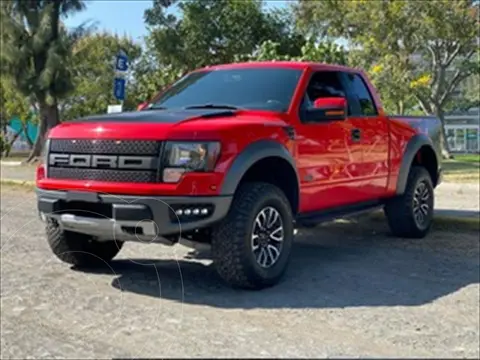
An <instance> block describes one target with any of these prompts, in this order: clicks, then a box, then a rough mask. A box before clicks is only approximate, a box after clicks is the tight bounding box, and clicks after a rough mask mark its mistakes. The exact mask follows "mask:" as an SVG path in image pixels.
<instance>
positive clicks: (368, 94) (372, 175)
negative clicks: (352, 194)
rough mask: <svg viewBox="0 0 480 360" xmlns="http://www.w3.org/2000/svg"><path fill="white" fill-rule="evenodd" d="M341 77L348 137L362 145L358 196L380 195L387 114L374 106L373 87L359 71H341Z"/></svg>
mask: <svg viewBox="0 0 480 360" xmlns="http://www.w3.org/2000/svg"><path fill="white" fill-rule="evenodd" d="M341 78H342V84H343V86H344V87H345V90H346V93H347V101H348V104H349V114H348V122H349V124H350V125H351V126H352V129H351V132H352V133H351V141H352V142H353V143H354V144H356V147H357V148H358V146H359V147H360V149H361V157H360V158H358V157H357V160H356V167H357V174H358V178H357V179H356V181H357V185H358V193H357V194H356V195H357V199H358V200H365V201H367V200H375V199H379V198H382V197H383V196H385V193H386V190H387V182H388V173H389V145H390V144H389V124H388V118H387V117H386V116H385V115H384V114H383V111H382V110H380V109H377V106H376V103H375V100H374V96H373V95H372V91H371V90H372V89H369V83H368V82H367V81H366V79H365V78H364V77H363V75H362V74H361V73H356V72H350V73H349V72H342V73H341Z"/></svg>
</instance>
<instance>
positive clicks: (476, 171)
mask: <svg viewBox="0 0 480 360" xmlns="http://www.w3.org/2000/svg"><path fill="white" fill-rule="evenodd" d="M442 167H443V171H444V181H448V182H476V183H478V182H480V154H468V155H456V156H455V158H454V159H451V160H444V161H443V163H442Z"/></svg>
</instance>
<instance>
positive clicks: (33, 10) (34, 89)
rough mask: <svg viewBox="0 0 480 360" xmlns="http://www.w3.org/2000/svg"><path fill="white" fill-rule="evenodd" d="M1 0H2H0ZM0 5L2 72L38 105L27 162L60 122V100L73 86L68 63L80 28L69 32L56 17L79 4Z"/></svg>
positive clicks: (17, 0) (48, 0)
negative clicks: (50, 130) (37, 121)
mask: <svg viewBox="0 0 480 360" xmlns="http://www.w3.org/2000/svg"><path fill="white" fill-rule="evenodd" d="M3 3H4V2H2V4H3ZM7 3H9V5H8V6H7V5H2V7H1V13H0V16H1V18H0V20H1V23H2V27H3V29H2V30H3V31H2V48H1V52H0V60H1V71H2V74H6V75H8V76H9V77H10V78H11V79H12V80H13V82H14V84H15V88H16V89H18V90H19V91H20V92H21V93H22V94H23V95H24V96H33V98H34V100H35V103H36V104H37V105H38V109H39V115H40V118H39V131H38V136H37V138H36V140H35V144H34V147H33V150H32V152H31V154H30V156H29V159H28V160H27V161H32V160H34V159H36V158H37V157H38V156H40V154H41V151H42V149H43V144H44V140H45V135H46V133H47V131H48V130H49V129H51V128H52V127H54V126H56V125H57V124H58V123H59V116H58V107H57V104H58V102H59V99H61V98H64V97H65V96H67V95H68V94H69V93H70V92H71V91H72V90H73V83H72V73H71V68H70V67H69V64H70V63H71V61H70V57H71V54H72V47H73V46H74V44H75V42H76V40H78V37H79V36H80V35H81V33H82V31H73V32H69V31H68V30H67V29H66V28H65V27H64V26H63V25H62V23H61V19H62V18H64V17H66V16H69V15H71V14H73V13H75V12H77V11H81V10H82V9H83V8H84V5H83V1H81V0H43V1H41V0H32V1H24V0H12V1H11V2H7Z"/></svg>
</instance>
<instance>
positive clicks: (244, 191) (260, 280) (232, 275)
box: [212, 182, 294, 289]
mask: <svg viewBox="0 0 480 360" xmlns="http://www.w3.org/2000/svg"><path fill="white" fill-rule="evenodd" d="M266 207H273V208H274V209H275V210H276V211H277V212H278V213H279V214H280V217H281V219H282V222H283V231H284V239H283V245H282V249H281V251H280V255H279V256H278V260H277V261H276V263H274V264H273V265H271V267H270V268H262V267H261V266H260V265H259V264H258V262H257V260H256V258H255V255H254V253H253V251H252V246H251V241H252V240H251V236H252V235H251V234H252V229H253V223H254V221H255V218H256V217H257V215H258V214H259V213H260V212H261V210H262V209H264V208H266ZM293 231H294V226H293V215H292V209H291V206H290V203H289V201H288V199H287V198H286V196H285V194H284V193H283V192H282V191H281V190H280V189H279V188H278V187H276V186H274V185H271V184H268V183H262V182H251V183H245V184H243V185H241V187H240V188H239V189H238V190H237V192H236V193H235V196H234V199H233V202H232V205H231V207H230V210H229V213H228V215H227V216H226V218H225V219H223V220H222V221H221V222H220V223H219V225H217V226H216V227H214V229H213V233H212V255H213V260H214V264H215V267H216V270H217V272H218V274H219V275H220V277H221V278H222V279H224V280H225V281H226V282H227V283H228V284H229V285H230V286H232V287H234V288H243V289H262V288H266V287H270V286H273V285H275V284H277V283H278V282H279V281H280V280H281V278H282V277H283V275H284V273H285V271H286V270H287V267H288V263H289V259H290V253H291V248H292V243H293V237H294V236H293Z"/></svg>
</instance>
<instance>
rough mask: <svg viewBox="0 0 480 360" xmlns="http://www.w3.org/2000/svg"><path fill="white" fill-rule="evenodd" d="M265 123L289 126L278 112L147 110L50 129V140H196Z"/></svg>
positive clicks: (91, 119)
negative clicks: (186, 137)
mask: <svg viewBox="0 0 480 360" xmlns="http://www.w3.org/2000/svg"><path fill="white" fill-rule="evenodd" d="M265 121H269V123H270V122H271V121H272V122H273V123H278V125H280V126H282V125H284V124H285V122H284V121H283V120H282V119H281V117H280V115H279V114H278V113H273V112H269V111H246V110H225V109H192V110H143V111H133V112H124V113H114V114H103V115H93V116H87V117H84V118H81V119H78V120H74V121H69V122H64V123H62V124H60V125H58V126H56V127H54V128H53V129H52V130H50V133H49V138H57V139H132V140H134V139H135V140H148V139H149V140H163V139H166V138H168V137H169V136H170V135H171V134H172V133H173V132H175V133H176V134H177V136H180V135H179V134H181V133H184V134H189V137H192V136H193V137H195V134H196V133H198V132H202V133H205V134H207V133H211V132H212V131H213V132H214V131H216V130H221V129H222V128H225V127H232V125H233V124H237V125H240V124H245V125H246V124H252V123H258V124H264V123H265ZM192 132H193V133H195V134H192ZM184 134H182V136H184Z"/></svg>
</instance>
